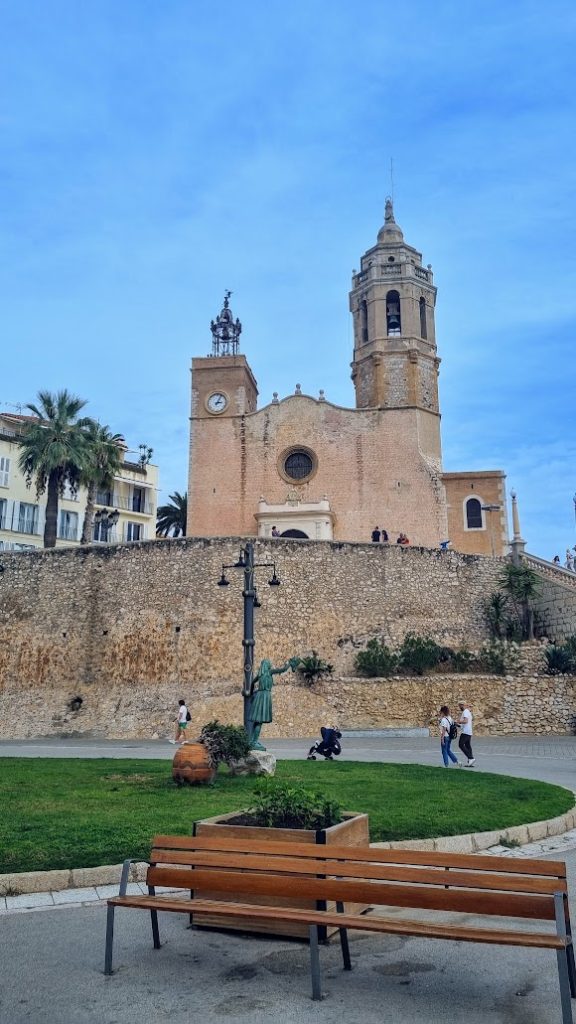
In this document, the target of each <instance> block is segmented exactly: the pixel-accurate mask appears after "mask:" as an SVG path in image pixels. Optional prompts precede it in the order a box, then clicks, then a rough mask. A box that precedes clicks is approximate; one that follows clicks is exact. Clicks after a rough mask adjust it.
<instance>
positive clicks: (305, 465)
mask: <svg viewBox="0 0 576 1024" xmlns="http://www.w3.org/2000/svg"><path fill="white" fill-rule="evenodd" d="M313 469H314V463H313V461H312V458H311V456H310V455H309V454H308V452H305V451H294V452H290V455H289V456H288V458H287V459H286V460H285V462H284V472H285V473H286V476H289V477H290V479H291V480H305V479H306V477H307V476H310V474H311V472H312V470H313Z"/></svg>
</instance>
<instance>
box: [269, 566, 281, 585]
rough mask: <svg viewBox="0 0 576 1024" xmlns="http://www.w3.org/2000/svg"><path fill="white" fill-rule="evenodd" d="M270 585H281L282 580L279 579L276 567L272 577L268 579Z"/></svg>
mask: <svg viewBox="0 0 576 1024" xmlns="http://www.w3.org/2000/svg"><path fill="white" fill-rule="evenodd" d="M268 586H269V587H279V586H280V580H279V579H278V577H277V575H276V569H274V572H273V573H272V578H271V579H269V580H268Z"/></svg>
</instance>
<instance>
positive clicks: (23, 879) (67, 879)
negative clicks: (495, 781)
mask: <svg viewBox="0 0 576 1024" xmlns="http://www.w3.org/2000/svg"><path fill="white" fill-rule="evenodd" d="M502 839H503V840H505V842H507V843H514V844H516V843H518V844H519V845H518V846H516V845H514V846H502V845H501V844H500V840H502ZM372 846H374V847H379V848H380V849H392V848H394V847H401V848H402V849H408V850H428V851H432V850H437V851H439V852H445V853H479V852H480V851H481V850H483V851H484V852H486V853H489V854H494V855H495V856H503V857H542V856H546V855H550V854H553V853H558V854H561V853H562V852H564V851H566V850H570V849H573V848H574V847H576V807H575V808H573V809H572V810H571V811H568V812H567V813H566V814H561V815H560V816H559V817H557V818H550V819H549V820H548V821H538V822H533V823H532V824H529V825H515V826H512V827H511V828H507V829H495V830H494V831H492V832H475V833H474V832H471V833H469V834H468V835H462V836H445V837H439V838H437V839H413V840H406V841H404V842H395V843H372ZM147 866H148V865H147V864H146V863H145V862H140V863H138V864H133V865H132V868H131V879H132V881H131V882H130V884H129V886H128V890H127V891H128V893H129V894H134V895H139V894H141V893H143V894H146V893H147V891H148V890H147V888H146V886H145V885H143V884H142V883H143V881H144V879H145V877H146V869H147ZM121 870H122V865H121V864H106V865H103V866H102V867H98V868H75V869H73V870H71V871H67V870H63V871H29V872H25V873H22V874H16V873H13V874H9V875H0V894H1V895H0V914H2V913H4V914H5V913H14V912H17V911H26V910H40V909H42V908H47V907H58V906H68V907H69V906H71V905H78V906H82V905H83V904H86V903H95V902H98V901H100V900H105V899H108V898H109V897H110V896H116V895H117V893H118V885H119V882H120V872H121ZM157 891H158V892H161V891H165V892H174V891H175V890H173V889H165V890H161V889H158V890H157ZM7 893H13V895H12V894H11V895H6V894H7Z"/></svg>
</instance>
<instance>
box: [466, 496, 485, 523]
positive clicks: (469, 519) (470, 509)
mask: <svg viewBox="0 0 576 1024" xmlns="http://www.w3.org/2000/svg"><path fill="white" fill-rule="evenodd" d="M483 527H484V521H483V519H482V504H481V502H480V501H479V500H478V498H468V500H467V502H466V529H467V530H482V529H483Z"/></svg>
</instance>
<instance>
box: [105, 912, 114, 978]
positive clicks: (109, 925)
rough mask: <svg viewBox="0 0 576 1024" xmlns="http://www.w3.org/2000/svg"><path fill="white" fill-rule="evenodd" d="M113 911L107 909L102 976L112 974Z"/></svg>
mask: <svg viewBox="0 0 576 1024" xmlns="http://www.w3.org/2000/svg"><path fill="white" fill-rule="evenodd" d="M114 910H115V907H110V906H109V907H108V913H107V916H106V953H105V955H104V974H112V947H113V944H114Z"/></svg>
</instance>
